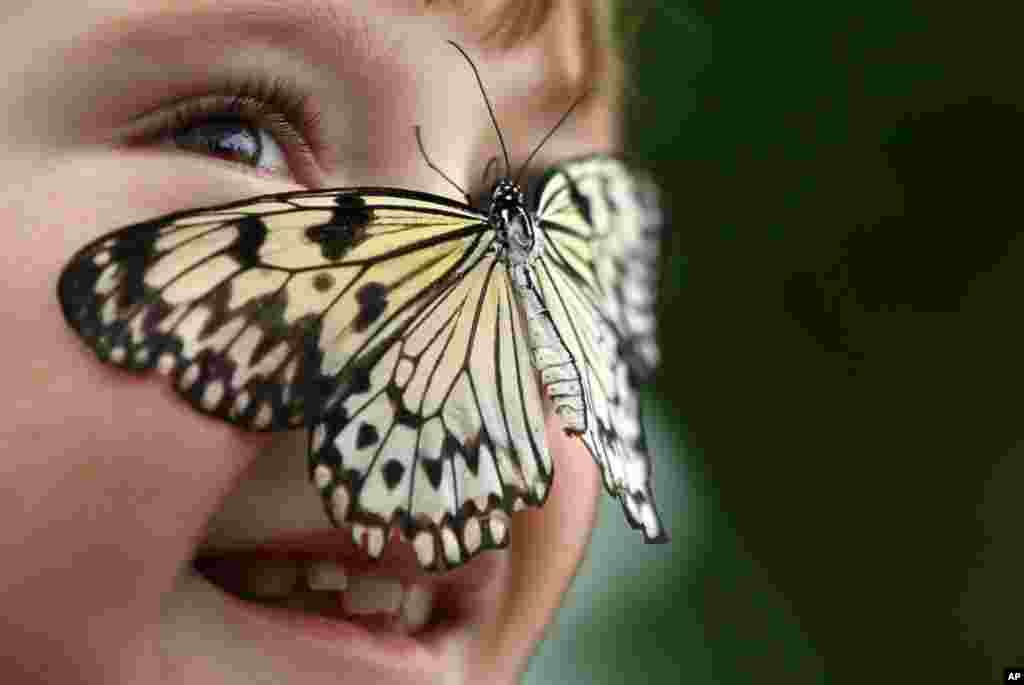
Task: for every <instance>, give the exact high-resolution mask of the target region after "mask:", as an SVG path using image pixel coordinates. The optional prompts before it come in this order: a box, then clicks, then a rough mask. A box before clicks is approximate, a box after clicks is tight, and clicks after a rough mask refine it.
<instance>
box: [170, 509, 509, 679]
mask: <svg viewBox="0 0 1024 685" xmlns="http://www.w3.org/2000/svg"><path fill="white" fill-rule="evenodd" d="M397 538H398V536H397V533H395V534H393V535H392V536H391V538H390V539H389V540H388V542H387V544H386V545H385V546H384V550H383V553H382V555H381V557H380V559H376V560H374V559H371V558H370V557H369V556H368V555H366V553H365V552H364V551H363V550H362V549H360V548H359V547H358V546H357V545H355V543H354V542H353V541H352V536H351V532H350V530H349V529H347V528H343V529H337V530H331V531H318V532H314V533H292V534H288V535H284V536H281V537H279V538H275V539H273V540H269V541H265V542H259V543H255V544H237V545H224V544H220V545H216V546H201V547H200V548H199V549H198V550H197V556H231V557H233V558H236V559H242V560H243V561H244V559H245V558H247V557H248V558H251V559H253V560H257V559H258V560H261V561H265V560H275V559H276V560H283V559H287V560H291V561H296V562H310V561H317V560H331V561H336V562H338V563H340V564H342V565H343V566H344V568H345V570H346V572H347V573H348V574H349V575H350V576H358V575H370V576H382V577H389V578H394V579H396V580H399V581H401V582H402V583H403V585H405V586H406V587H408V586H410V585H412V584H417V585H421V586H423V587H426V588H428V589H429V590H431V591H432V592H433V593H434V596H435V606H436V607H437V610H436V612H435V617H434V618H432V620H431V624H430V625H428V626H427V627H426V628H425V629H424V630H422V631H420V632H418V633H416V634H415V635H404V634H401V633H398V632H392V631H389V630H374V629H372V628H368V627H366V626H364V625H360V624H359V623H355V622H351V621H347V620H344V619H340V618H333V617H326V616H321V615H319V614H313V613H305V612H301V611H297V610H292V609H286V608H281V607H275V606H268V605H264V604H258V603H255V602H250V601H246V600H244V599H241V598H239V597H237V596H235V595H233V594H231V593H229V592H227V591H225V590H223V589H222V588H220V587H218V586H217V585H216V584H214V583H213V582H211V581H210V580H208V579H207V578H205V577H203V576H202V575H201V574H200V573H199V572H198V571H196V570H195V569H194V568H193V569H191V571H190V572H191V573H193V574H195V576H196V577H197V578H198V579H199V580H200V581H201V582H202V583H203V584H204V585H205V586H208V587H207V588H206V589H207V590H209V591H210V592H212V593H216V595H217V596H218V597H219V600H220V604H221V607H222V612H221V613H222V615H223V617H224V619H225V620H226V621H227V622H228V623H229V624H231V626H232V629H233V631H234V632H236V634H237V635H238V636H239V637H242V638H243V639H245V640H246V641H252V642H254V643H257V644H260V645H265V647H263V649H264V651H265V653H274V652H284V653H285V654H287V656H288V658H289V659H290V660H300V659H305V660H310V659H312V660H315V661H321V660H323V659H325V658H326V659H328V660H330V661H337V660H343V661H344V662H345V664H346V666H348V667H351V666H352V665H354V664H360V665H362V666H364V667H366V668H368V669H372V671H373V672H374V673H381V674H385V673H386V674H390V675H391V676H393V677H394V678H396V680H398V679H410V678H411V679H413V680H418V679H421V678H425V679H426V680H431V679H432V678H434V677H438V678H439V677H440V676H442V675H443V674H444V673H451V672H452V671H453V668H457V665H456V664H449V663H447V662H448V660H449V659H450V658H453V657H454V658H458V657H457V655H458V654H460V653H461V649H459V648H458V647H459V645H461V644H464V643H465V641H466V640H467V639H468V637H469V636H470V632H471V631H472V629H473V626H474V625H477V624H479V622H480V618H481V616H482V613H483V612H484V611H485V610H486V607H487V604H489V603H490V602H493V601H494V595H495V593H494V592H488V590H490V589H493V587H494V586H495V585H496V584H497V583H498V582H499V581H500V576H501V573H502V570H503V569H504V568H505V563H504V555H503V554H501V553H500V551H488V552H485V553H483V554H480V555H479V556H477V557H475V558H474V559H472V560H470V561H469V562H467V563H466V564H464V565H463V566H460V567H459V568H456V569H454V570H452V571H448V572H446V573H428V572H425V571H423V570H422V569H421V568H420V567H419V565H418V563H417V561H416V555H415V552H414V551H413V550H412V548H411V546H409V545H408V544H405V543H404V542H402V541H400V540H399V539H397ZM496 552H497V553H496ZM296 663H303V662H302V661H297V662H296ZM306 663H308V661H306Z"/></svg>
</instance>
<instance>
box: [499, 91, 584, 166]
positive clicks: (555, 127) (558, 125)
mask: <svg viewBox="0 0 1024 685" xmlns="http://www.w3.org/2000/svg"><path fill="white" fill-rule="evenodd" d="M587 95H589V93H584V94H583V95H580V96H579V97H578V98H576V101H575V102H573V103H572V104H571V105H570V106H569V109H567V110H566V111H565V114H563V115H562V118H561V119H559V120H558V123H557V124H555V125H554V127H552V129H551V130H550V131H548V134H547V135H546V136H544V138H543V139H542V140H541V141H540V143H538V144H537V147H535V148H533V152H531V153H530V156H529V157H527V158H526V161H525V162H523V165H522V166H521V167H519V173H517V174H516V178H515V181H514V182H515V184H516V185H519V178H520V177H521V176H522V175H523V172H524V171H526V167H528V166H530V162H531V161H533V158H534V156H535V155H536V154H537V153H538V152H539V151H540V149H541V148H542V147H544V143H546V142H548V138H550V137H551V136H553V135H555V131H557V130H558V129H559V128H560V127H561V126H562V124H564V123H565V120H566V119H568V118H569V115H570V114H572V111H573V110H574V109H576V105H578V104H580V103H581V102H583V99H584V98H586V97H587Z"/></svg>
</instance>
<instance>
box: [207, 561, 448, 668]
mask: <svg viewBox="0 0 1024 685" xmlns="http://www.w3.org/2000/svg"><path fill="white" fill-rule="evenodd" d="M193 573H195V572H194V571H193ZM196 575H197V576H198V574H196ZM198 577H199V578H200V579H201V580H202V582H203V583H204V584H205V585H207V586H208V588H209V589H210V590H211V591H212V592H216V593H217V595H218V596H219V597H220V598H221V601H222V604H223V607H224V611H223V615H224V618H225V620H226V621H227V622H228V623H230V624H232V625H233V626H234V627H235V628H236V629H237V631H238V635H239V636H240V637H242V638H243V639H245V640H247V641H252V642H253V643H264V644H266V645H267V648H266V650H265V653H274V652H278V653H280V652H285V653H284V654H282V656H287V657H289V659H290V660H292V661H293V662H294V663H296V664H309V663H310V661H313V662H316V661H319V662H321V663H324V662H325V660H329V661H330V662H331V664H330V665H334V666H335V667H337V666H339V664H337V662H338V661H343V662H344V665H345V668H346V669H348V670H349V671H350V670H351V667H352V666H353V665H357V664H359V665H363V666H365V667H367V668H370V669H372V670H373V672H374V673H377V674H381V673H382V672H390V673H393V674H394V676H395V677H396V678H402V679H404V680H407V681H409V682H414V681H416V680H423V681H426V682H433V679H434V678H436V677H440V676H441V675H442V674H443V673H444V672H445V671H446V670H449V669H445V667H444V666H445V664H444V659H443V656H442V654H443V650H442V644H443V643H444V642H446V641H447V640H448V639H449V638H452V637H454V632H455V631H457V630H458V626H456V625H448V626H438V627H435V628H432V629H428V630H427V631H425V632H424V633H423V634H422V635H423V636H424V637H425V638H426V639H424V640H423V641H421V639H420V638H413V637H409V636H407V635H402V634H400V633H391V632H385V631H380V632H371V631H370V630H368V629H367V628H364V627H363V626H361V625H359V624H356V623H352V622H349V621H345V620H344V619H338V618H329V617H326V616H319V615H317V614H309V613H304V612H301V611H296V610H292V609H285V608H279V607H273V606H266V605H263V604H256V603H254V602H247V601H245V600H243V599H240V598H238V597H235V596H234V595H231V594H229V593H227V592H224V591H223V590H221V589H220V588H218V587H217V586H216V585H214V584H213V583H211V582H209V581H208V580H206V579H205V578H202V576H198ZM428 643H429V646H428ZM328 665H329V664H328V663H324V666H328ZM339 672H341V671H339Z"/></svg>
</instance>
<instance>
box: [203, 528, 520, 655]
mask: <svg viewBox="0 0 1024 685" xmlns="http://www.w3.org/2000/svg"><path fill="white" fill-rule="evenodd" d="M502 567H503V565H502V564H501V556H500V555H499V554H496V553H487V554H482V555H480V556H479V557H477V558H475V559H474V560H473V561H471V562H469V563H467V564H466V565H464V566H462V567H459V568H458V569H455V570H452V571H449V572H446V573H440V574H438V573H429V572H426V571H423V570H422V569H421V568H420V567H419V564H418V562H417V560H416V556H415V552H414V551H413V550H412V549H411V547H410V546H409V545H406V544H402V543H401V542H400V541H399V540H397V539H396V538H393V539H391V540H389V542H388V544H386V545H385V549H384V552H383V554H382V556H381V558H380V559H378V560H374V559H370V558H369V556H367V555H366V554H365V552H363V551H362V550H360V549H359V548H358V547H356V546H355V545H354V544H353V543H352V541H351V534H347V533H346V531H338V530H334V531H321V532H316V533H312V534H304V535H302V536H301V537H292V538H288V539H281V540H276V541H274V542H273V543H267V544H261V545H257V546H251V547H244V548H232V549H207V548H200V549H199V550H198V553H197V555H196V556H195V557H194V558H193V560H192V568H193V569H194V571H195V572H196V574H197V575H198V576H200V577H202V578H203V579H205V580H206V581H207V582H208V583H209V584H211V585H212V586H214V587H215V588H217V589H218V590H219V594H221V596H222V597H223V599H224V600H225V604H226V605H227V606H226V607H225V609H226V610H228V611H229V612H230V613H231V614H232V615H234V616H235V617H236V618H237V619H239V620H242V621H243V622H245V623H247V624H250V625H254V624H259V625H265V626H267V627H271V626H276V628H277V629H278V630H277V631H276V632H278V634H282V633H281V632H280V631H287V632H288V633H290V634H292V635H294V636H295V637H300V636H305V637H313V638H321V639H324V640H328V641H331V642H334V643H349V644H352V641H353V640H357V641H358V642H359V643H360V644H362V645H363V647H364V648H365V649H366V650H369V651H373V652H374V653H376V654H377V656H378V657H381V658H398V657H399V656H400V655H401V654H406V655H408V654H410V653H411V651H418V652H422V653H423V654H424V655H426V654H433V655H434V657H437V656H439V655H440V654H441V653H443V652H444V651H445V646H446V642H447V639H448V638H449V637H451V636H453V635H455V634H456V633H458V632H460V630H461V629H462V628H465V627H466V626H468V625H470V624H471V623H472V622H473V621H474V617H477V616H478V615H479V613H480V612H481V611H483V610H484V606H485V605H486V604H487V603H489V602H490V601H492V600H493V597H492V595H493V593H488V592H487V589H488V588H491V587H492V586H493V583H494V582H496V580H497V576H498V575H499V573H498V571H499V569H501V568H502ZM424 650H426V651H425V652H424Z"/></svg>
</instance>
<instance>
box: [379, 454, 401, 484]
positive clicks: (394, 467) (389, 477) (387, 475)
mask: <svg viewBox="0 0 1024 685" xmlns="http://www.w3.org/2000/svg"><path fill="white" fill-rule="evenodd" d="M383 473H384V484H385V485H387V486H388V490H394V489H395V488H396V487H398V484H399V483H401V482H402V475H403V474H404V473H405V466H403V465H402V462H400V461H398V460H397V459H389V460H388V462H387V463H386V464H384V472H383Z"/></svg>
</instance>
